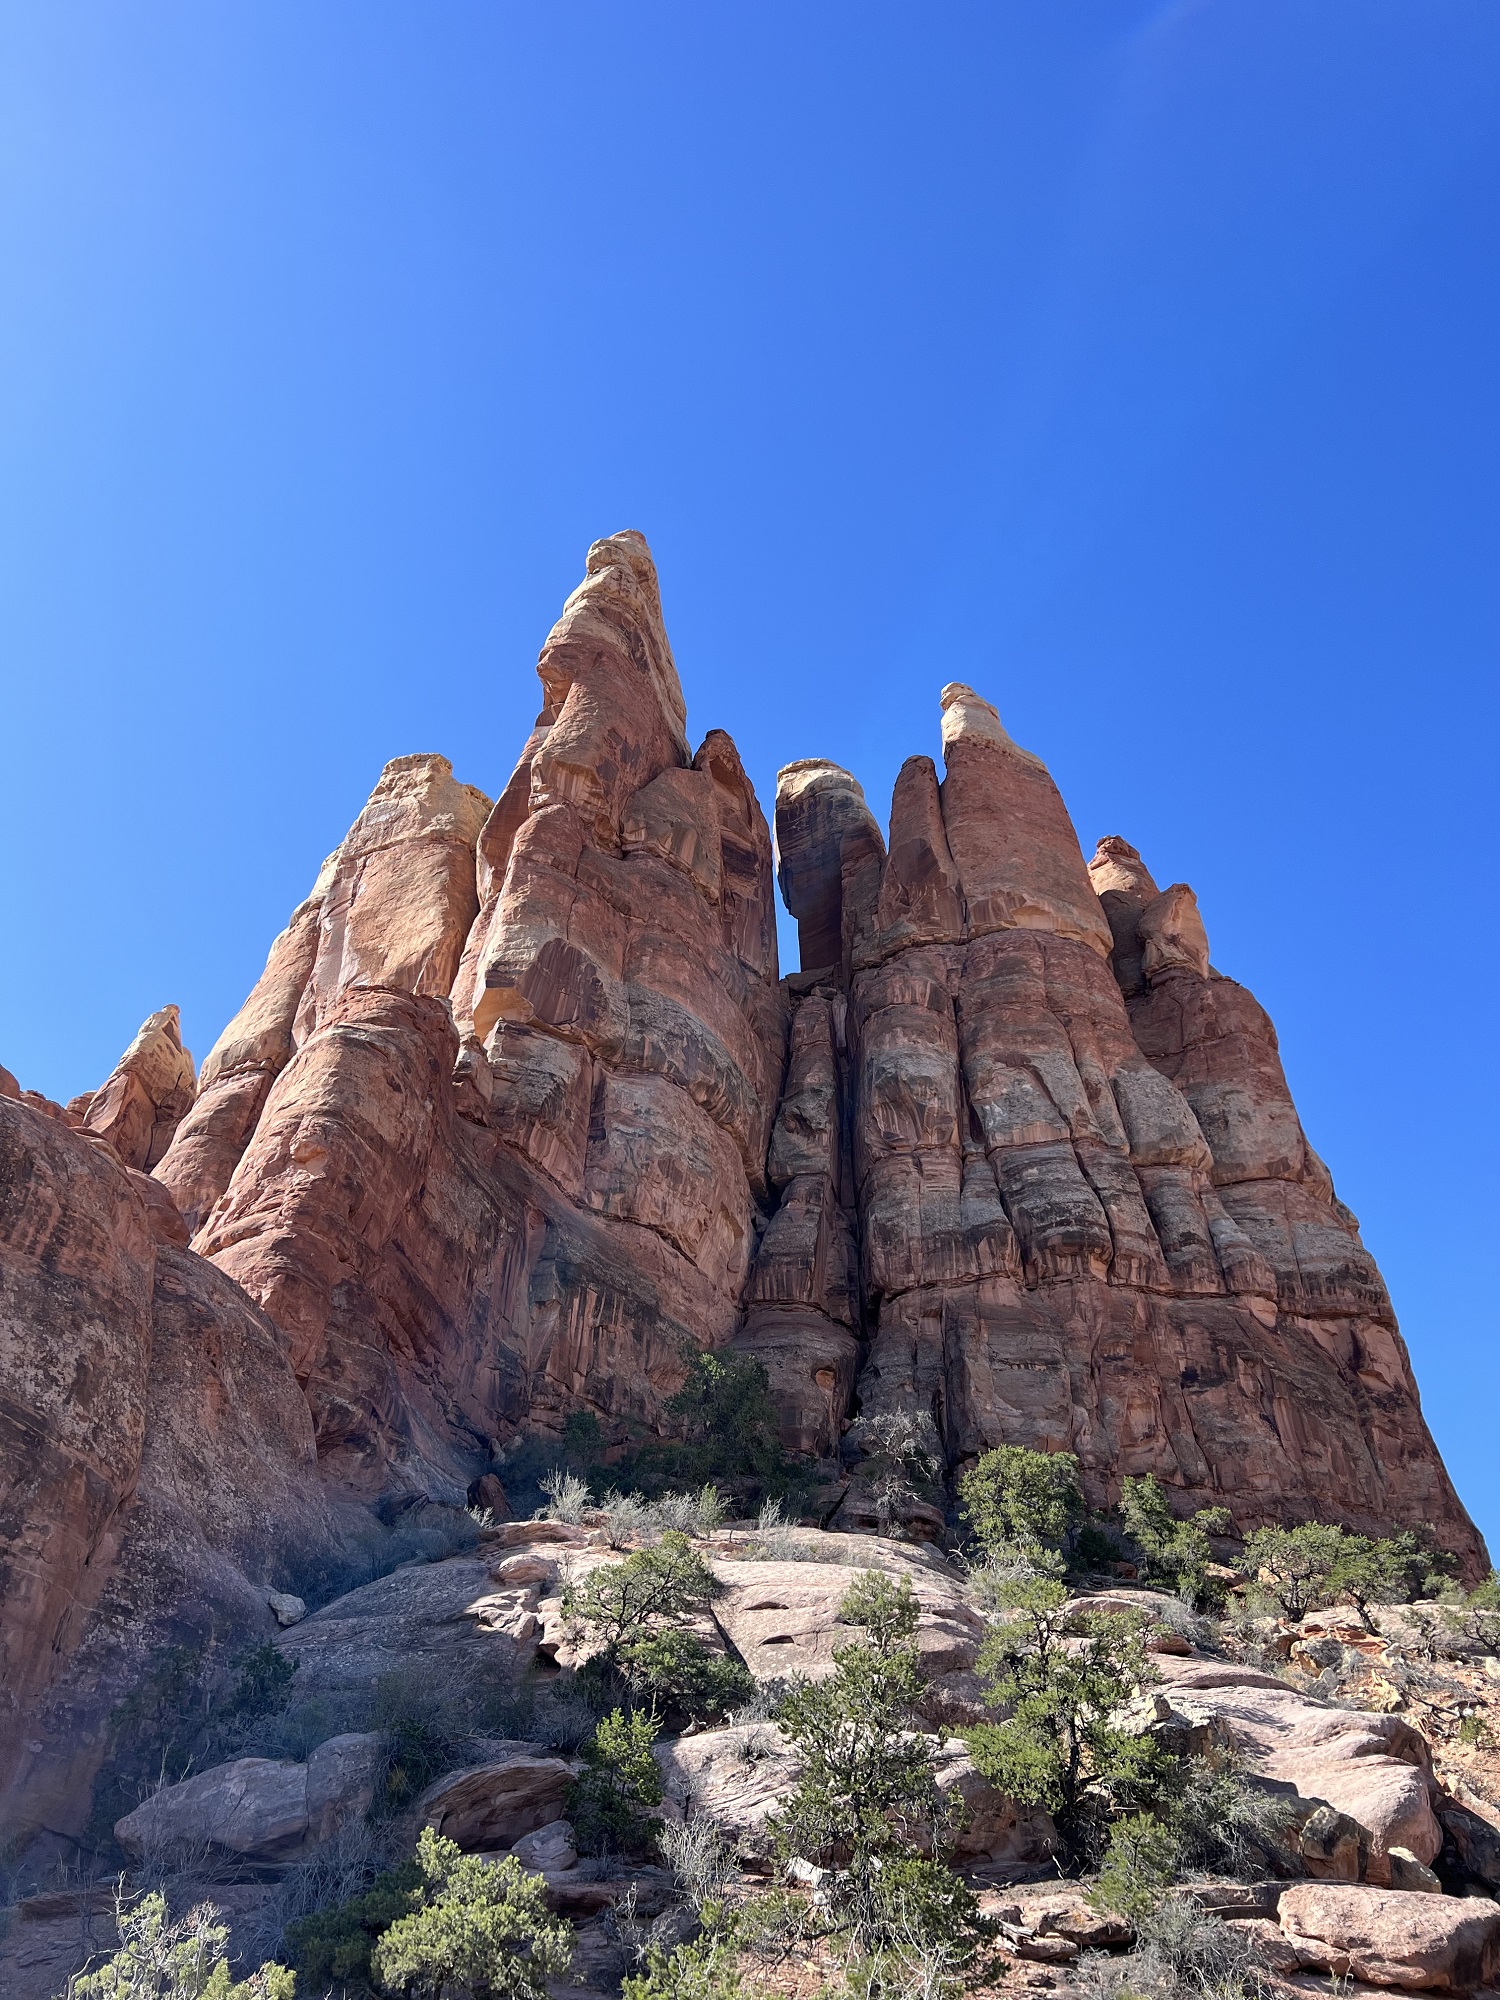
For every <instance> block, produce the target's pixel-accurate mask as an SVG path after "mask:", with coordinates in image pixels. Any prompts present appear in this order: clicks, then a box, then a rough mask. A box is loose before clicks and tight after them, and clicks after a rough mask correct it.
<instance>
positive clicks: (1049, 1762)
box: [965, 1576, 1159, 1861]
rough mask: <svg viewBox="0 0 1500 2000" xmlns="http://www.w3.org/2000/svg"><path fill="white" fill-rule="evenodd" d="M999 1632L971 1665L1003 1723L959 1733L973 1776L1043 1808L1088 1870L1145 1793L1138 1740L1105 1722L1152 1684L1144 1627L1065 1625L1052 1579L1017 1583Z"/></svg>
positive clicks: (1146, 1743) (1147, 1758) (1143, 1742)
mask: <svg viewBox="0 0 1500 2000" xmlns="http://www.w3.org/2000/svg"><path fill="white" fill-rule="evenodd" d="M1003 1596H1004V1599H1005V1603H1004V1609H1003V1614H1002V1617H1001V1622H1000V1623H999V1624H998V1625H997V1627H996V1628H995V1630H994V1631H993V1632H992V1633H991V1635H990V1637H989V1639H988V1640H987V1641H986V1643H985V1646H984V1648H983V1650H982V1652H981V1654H980V1660H979V1670H980V1673H981V1675H983V1676H984V1678H985V1681H986V1684H987V1693H988V1694H989V1697H990V1699H991V1700H992V1701H993V1702H994V1703H996V1704H997V1705H999V1706H1002V1707H1004V1708H1005V1709H1007V1710H1008V1711H1009V1713H1008V1714H1007V1716H1006V1717H1005V1719H1004V1720H1003V1721H1000V1722H985V1723H980V1724H979V1725H977V1727H975V1728H973V1729H970V1730H967V1731H966V1732H965V1735H966V1737H967V1740H968V1743H969V1747H970V1753H971V1755H972V1756H973V1759H974V1764H975V1767H976V1768H977V1769H978V1770H979V1771H981V1772H982V1773H983V1774H984V1776H985V1777H987V1778H990V1779H992V1780H993V1782H994V1783H995V1784H996V1785H997V1786H998V1787H999V1788H1000V1790H1001V1791H1005V1792H1009V1793H1010V1794H1011V1796H1012V1797H1013V1798H1016V1799H1019V1800H1021V1801H1022V1802H1023V1803H1024V1804H1027V1805H1035V1806H1045V1807H1046V1808H1047V1810H1048V1811H1049V1812H1050V1813H1051V1814H1052V1815H1053V1817H1054V1819H1055V1820H1056V1822H1057V1829H1058V1832H1059V1834H1060V1835H1061V1836H1062V1838H1063V1840H1064V1842H1065V1843H1066V1845H1067V1847H1068V1849H1069V1852H1070V1854H1071V1856H1072V1858H1073V1859H1074V1860H1075V1861H1083V1860H1087V1859H1088V1858H1090V1856H1091V1855H1092V1853H1093V1852H1094V1851H1095V1850H1096V1849H1097V1847H1098V1845H1099V1844H1100V1840H1101V1837H1102V1829H1103V1827H1104V1825H1105V1824H1106V1823H1107V1822H1108V1820H1110V1819H1111V1818H1113V1817H1115V1816H1117V1815H1118V1814H1119V1813H1120V1812H1121V1811H1122V1810H1129V1809H1130V1808H1131V1806H1132V1805H1134V1804H1135V1803H1136V1802H1137V1801H1138V1800H1139V1799H1140V1798H1141V1797H1142V1796H1143V1795H1144V1793H1145V1792H1146V1791H1148V1790H1149V1788H1150V1786H1151V1785H1152V1783H1153V1781H1154V1776H1155V1766H1156V1762H1157V1760H1158V1757H1159V1753H1158V1752H1157V1750H1156V1747H1155V1745H1154V1744H1153V1743H1152V1742H1151V1741H1150V1740H1149V1738H1147V1737H1143V1736H1137V1735H1133V1734H1131V1733H1130V1732H1128V1731H1127V1730H1124V1729H1122V1728H1120V1727H1118V1726H1117V1725H1116V1724H1115V1722H1114V1721H1113V1720H1112V1718H1113V1716H1114V1714H1115V1712H1116V1711H1117V1710H1119V1709H1120V1708H1122V1707H1123V1706H1124V1705H1125V1704H1126V1703H1127V1702H1128V1701H1130V1700H1131V1699H1132V1698H1133V1697H1134V1696H1135V1695H1137V1694H1139V1693H1140V1691H1141V1690H1142V1688H1144V1687H1145V1686H1146V1685H1147V1684H1148V1683H1149V1682H1150V1681H1151V1680H1153V1679H1154V1678H1155V1674H1154V1671H1153V1669H1152V1668H1151V1666H1150V1664H1149V1662H1148V1660H1147V1657H1146V1652H1145V1643H1144V1621H1143V1620H1142V1619H1141V1618H1139V1617H1137V1616H1136V1615H1134V1614H1133V1613H1125V1612H1084V1613H1082V1614H1076V1613H1075V1614H1073V1615H1072V1616H1071V1617H1070V1616H1069V1615H1068V1614H1067V1612H1066V1610H1065V1606H1066V1604H1067V1592H1066V1590H1065V1589H1064V1588H1063V1586H1062V1585H1061V1584H1060V1583H1058V1582H1057V1581H1055V1580H1054V1579H1053V1578H1051V1577H1046V1576H1033V1577H1022V1578H1020V1579H1018V1580H1017V1581H1015V1582H1014V1583H1013V1584H1011V1585H1010V1586H1009V1587H1008V1588H1007V1589H1006V1590H1005V1591H1004V1592H1003Z"/></svg>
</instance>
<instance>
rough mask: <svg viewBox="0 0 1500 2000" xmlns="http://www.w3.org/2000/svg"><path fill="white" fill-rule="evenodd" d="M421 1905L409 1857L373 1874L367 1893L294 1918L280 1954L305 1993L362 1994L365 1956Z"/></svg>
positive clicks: (419, 1881) (367, 1978)
mask: <svg viewBox="0 0 1500 2000" xmlns="http://www.w3.org/2000/svg"><path fill="white" fill-rule="evenodd" d="M422 1900H423V1877H422V1871H421V1869H420V1868H419V1867H418V1865H417V1862H416V1859H415V1857H414V1856H409V1857H408V1858H407V1859H406V1860H405V1861H400V1862H397V1863H396V1865H395V1866H394V1867H391V1868H386V1869H383V1870H382V1871H381V1873H380V1874H378V1875H377V1876H376V1877H375V1879H374V1881H373V1882H372V1883H371V1884H370V1885H369V1887H368V1888H367V1889H362V1890H360V1891H359V1893H358V1894H356V1895H353V1896H350V1897H349V1898H348V1899H347V1900H346V1901H344V1902H339V1903H330V1904H328V1905H326V1906H325V1907H324V1908H322V1909H317V1910H313V1911H311V1912H310V1913H309V1914H308V1915H307V1916H305V1917H298V1918H295V1919H294V1920H293V1921H292V1922H291V1923H289V1924H288V1925H287V1927H286V1938H285V1949H286V1952H287V1955H288V1957H289V1958H290V1959H291V1961H292V1963H293V1965H295V1966H296V1968H297V1971H298V1972H299V1973H300V1974H302V1975H304V1976H305V1978H306V1981H307V1985H308V1988H309V1990H311V1991H313V1992H322V1991H323V1990H324V1989H325V1988H326V1987H328V1986H330V1985H332V1986H338V1987H342V1988H344V1989H346V1990H347V1991H349V1992H352V1993H367V1992H369V1990H370V1986H371V1978H372V1975H371V1971H370V1955H371V1953H372V1952H373V1951H374V1949H375V1946H376V1945H377V1944H378V1943H379V1941H380V1939H381V1938H382V1937H383V1936H384V1934H385V1933H386V1931H388V1930H389V1929H390V1927H391V1925H392V1924H393V1923H395V1922H396V1921H397V1920H398V1918H401V1917H405V1916H410V1915H411V1913H412V1912H413V1911H414V1910H416V1909H417V1908H419V1907H420V1905H421V1902H422Z"/></svg>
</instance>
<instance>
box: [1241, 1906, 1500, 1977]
mask: <svg viewBox="0 0 1500 2000" xmlns="http://www.w3.org/2000/svg"><path fill="white" fill-rule="evenodd" d="M1280 1914H1281V1929H1282V1932H1283V1934H1284V1936H1285V1937H1286V1939H1287V1941H1288V1942H1289V1943H1290V1944H1291V1946H1292V1948H1293V1949H1294V1950H1295V1952H1296V1953H1297V1958H1298V1962H1299V1964H1300V1965H1302V1966H1303V1967H1304V1968H1305V1969H1307V1970H1310V1971H1315V1972H1329V1973H1333V1974H1334V1975H1335V1976H1336V1977H1339V1978H1353V1979H1362V1980H1365V1981H1366V1982H1367V1983H1368V1984H1370V1985H1372V1986H1393V1987H1400V1988H1404V1989H1406V1990H1408V1991H1411V1992H1428V1993H1470V1992H1472V1991H1473V1990H1474V1988H1475V1987H1477V1986H1482V1985H1485V1984H1487V1983H1488V1982H1489V1981H1490V1980H1491V1979H1493V1978H1494V1976H1495V1974H1496V1973H1497V1971H1500V1904H1496V1903H1493V1902H1491V1901H1489V1900H1488V1899H1486V1898H1472V1897H1454V1896H1432V1895H1420V1894H1417V1895H1413V1894H1410V1893H1406V1894H1403V1893H1402V1892H1400V1891H1399V1890H1395V1889H1378V1888H1373V1887H1369V1886H1366V1885H1364V1884H1353V1883H1342V1882H1296V1883H1293V1884H1292V1886H1291V1887H1290V1888H1288V1889H1286V1890H1284V1891H1283V1893H1282V1897H1281V1912H1280Z"/></svg>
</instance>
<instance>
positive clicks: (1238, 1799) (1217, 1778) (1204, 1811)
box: [1153, 1751, 1291, 1880]
mask: <svg viewBox="0 0 1500 2000" xmlns="http://www.w3.org/2000/svg"><path fill="white" fill-rule="evenodd" d="M1159 1787H1160V1788H1159V1791H1158V1793H1157V1797H1156V1799H1155V1801H1154V1806H1153V1809H1154V1810H1155V1811H1156V1812H1157V1813H1158V1815H1160V1816H1161V1817H1162V1818H1163V1819H1164V1820H1165V1821H1166V1823H1167V1824H1168V1825H1169V1826H1170V1828H1171V1830H1172V1834H1173V1837H1174V1839H1175V1840H1176V1842H1177V1846H1178V1851H1179V1854H1180V1856H1181V1862H1182V1866H1183V1867H1184V1868H1185V1869H1189V1870H1196V1871H1200V1872H1202V1873H1206V1874H1215V1875H1233V1876H1238V1877H1240V1878H1241V1879H1246V1880H1250V1879H1254V1878H1255V1877H1257V1876H1261V1875H1264V1874H1266V1873H1267V1871H1268V1870H1272V1871H1273V1872H1274V1869H1273V1864H1274V1862H1275V1860H1276V1859H1277V1857H1278V1856H1280V1855H1281V1854H1283V1853H1284V1851H1285V1838H1286V1832H1287V1827H1288V1824H1289V1821H1290V1817H1291V1814H1290V1809H1289V1807H1288V1805H1287V1803H1286V1800H1285V1798H1284V1797H1283V1796H1281V1795H1279V1794H1278V1793H1276V1792H1273V1791H1268V1790H1267V1789H1265V1788H1264V1787H1263V1786H1260V1785H1257V1784H1256V1783H1255V1782H1254V1780H1253V1779H1251V1778H1250V1777H1249V1776H1247V1774H1246V1772H1245V1768H1244V1765H1243V1764H1242V1763H1241V1761H1240V1759H1239V1757H1238V1755H1237V1754H1236V1753H1235V1752H1233V1751H1217V1752H1214V1753H1212V1754H1211V1755H1209V1756H1205V1757H1186V1758H1183V1759H1181V1760H1180V1761H1177V1762H1175V1763H1164V1764H1163V1767H1162V1770H1161V1773H1160V1777H1159Z"/></svg>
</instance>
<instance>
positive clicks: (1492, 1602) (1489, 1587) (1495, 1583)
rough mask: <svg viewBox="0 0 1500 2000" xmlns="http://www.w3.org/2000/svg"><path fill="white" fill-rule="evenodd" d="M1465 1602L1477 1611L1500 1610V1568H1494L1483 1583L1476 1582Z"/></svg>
mask: <svg viewBox="0 0 1500 2000" xmlns="http://www.w3.org/2000/svg"><path fill="white" fill-rule="evenodd" d="M1465 1602H1466V1603H1468V1604H1470V1605H1472V1606H1473V1608H1474V1609H1475V1610H1476V1611H1500V1570H1494V1569H1492V1570H1491V1571H1490V1573H1489V1575H1488V1576H1487V1577H1486V1578H1485V1580H1484V1582H1483V1583H1477V1584H1475V1586H1474V1588H1473V1589H1472V1590H1471V1591H1470V1592H1469V1595H1468V1597H1467V1599H1466V1600H1465Z"/></svg>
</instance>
